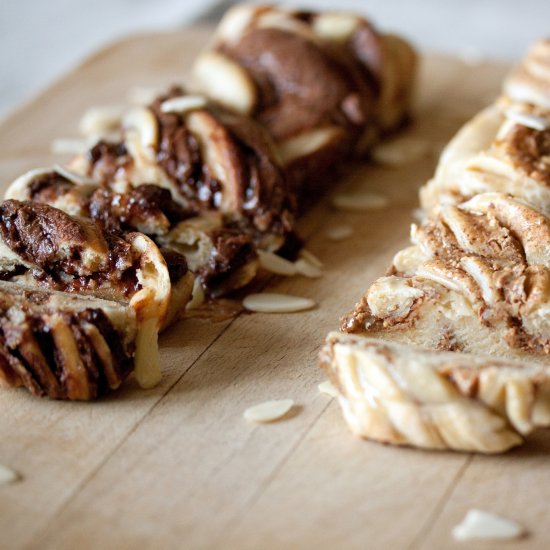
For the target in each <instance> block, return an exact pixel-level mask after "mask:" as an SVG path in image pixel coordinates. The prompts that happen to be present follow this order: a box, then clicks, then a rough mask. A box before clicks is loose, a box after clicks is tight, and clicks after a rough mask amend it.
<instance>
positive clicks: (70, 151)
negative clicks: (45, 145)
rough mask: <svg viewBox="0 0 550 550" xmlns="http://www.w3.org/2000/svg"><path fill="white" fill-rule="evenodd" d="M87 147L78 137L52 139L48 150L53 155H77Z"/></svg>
mask: <svg viewBox="0 0 550 550" xmlns="http://www.w3.org/2000/svg"><path fill="white" fill-rule="evenodd" d="M87 148H88V144H87V142H86V141H85V140H83V139H79V138H59V139H54V140H53V141H52V143H51V145H50V151H51V153H52V154H54V155H79V154H80V153H83V152H84V151H86V149H87Z"/></svg>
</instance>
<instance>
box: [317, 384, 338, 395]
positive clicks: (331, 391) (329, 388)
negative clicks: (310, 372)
mask: <svg viewBox="0 0 550 550" xmlns="http://www.w3.org/2000/svg"><path fill="white" fill-rule="evenodd" d="M317 388H318V389H319V391H320V392H321V393H324V394H325V395H330V396H331V397H338V390H337V389H336V387H335V386H334V384H333V383H332V382H331V381H330V380H325V381H324V382H321V383H320V384H319V385H318V386H317Z"/></svg>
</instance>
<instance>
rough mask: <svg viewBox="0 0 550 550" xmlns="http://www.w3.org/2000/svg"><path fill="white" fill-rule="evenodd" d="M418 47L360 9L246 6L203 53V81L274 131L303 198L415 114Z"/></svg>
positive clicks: (199, 70) (210, 91)
mask: <svg viewBox="0 0 550 550" xmlns="http://www.w3.org/2000/svg"><path fill="white" fill-rule="evenodd" d="M415 69H416V55H415V53H414V51H413V49H412V48H411V46H410V45H409V44H408V43H406V42H405V41H404V40H402V39H401V38H398V37H396V36H393V35H388V34H382V33H379V32H378V31H376V30H375V29H374V27H373V26H372V25H371V24H370V23H369V22H368V21H367V20H365V19H364V18H362V17H360V16H359V15H354V14H348V13H338V12H306V11H299V10H293V9H290V8H283V7H276V6H253V5H246V4H243V5H239V6H236V7H234V8H232V9H231V10H229V11H228V12H227V14H226V15H225V16H224V18H223V19H222V21H221V23H220V25H219V27H218V29H217V31H216V33H215V35H214V39H213V41H212V44H211V46H210V48H208V50H207V51H206V52H204V53H203V54H202V55H200V56H199V58H198V59H197V61H196V63H195V66H194V69H193V75H194V83H195V86H196V87H197V88H198V89H199V90H200V91H201V92H202V93H204V94H206V95H208V96H209V97H210V98H212V99H213V100H215V101H217V102H219V103H221V104H223V105H225V106H226V107H229V108H230V109H233V110H234V111H236V112H239V113H241V114H245V115H248V116H252V117H253V118H255V119H256V120H257V121H259V122H260V123H261V124H262V125H264V126H265V127H266V128H267V130H268V131H269V133H270V134H271V135H272V137H273V138H274V140H275V142H276V144H277V147H278V149H279V153H280V155H281V158H282V161H283V163H284V165H285V167H286V170H287V171H288V173H289V174H290V175H291V176H290V177H291V181H292V183H293V185H294V186H295V187H294V188H295V190H296V192H297V195H298V197H299V199H300V201H304V200H307V197H308V193H309V191H310V190H312V189H316V188H317V189H318V188H319V182H318V179H319V177H321V176H323V175H326V174H325V172H326V170H327V169H329V168H331V167H333V166H334V165H339V164H341V163H342V161H344V160H347V159H349V157H350V153H352V152H353V151H355V152H356V153H359V154H364V152H365V151H367V150H368V149H369V147H370V146H372V144H373V143H375V142H376V140H377V139H378V138H379V136H380V135H383V134H385V133H387V132H389V131H392V130H394V129H395V128H397V127H398V126H399V125H401V124H402V123H403V121H404V120H405V119H406V118H407V117H408V115H409V110H410V100H411V96H412V90H413V83H414V77H415Z"/></svg>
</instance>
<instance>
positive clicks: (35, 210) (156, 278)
mask: <svg viewBox="0 0 550 550" xmlns="http://www.w3.org/2000/svg"><path fill="white" fill-rule="evenodd" d="M0 273H1V277H0V278H1V280H3V281H7V282H10V283H13V284H16V285H22V286H24V287H26V288H35V289H39V290H44V291H46V290H48V291H50V290H51V291H57V292H58V293H63V294H67V295H78V296H90V297H93V298H97V299H99V300H109V301H112V302H115V303H118V304H125V305H126V307H127V308H129V309H130V310H131V311H132V314H133V315H134V316H135V326H136V333H135V341H134V343H133V345H134V346H135V358H134V361H135V375H136V378H137V380H138V382H139V383H140V385H142V386H143V387H151V386H153V385H155V384H156V383H157V382H158V381H159V379H160V365H159V357H158V346H157V335H158V331H159V330H160V328H161V326H162V325H163V323H164V322H165V319H166V318H167V317H168V316H169V315H170V314H171V313H170V308H171V296H172V285H171V281H170V273H169V270H168V267H167V265H166V261H165V260H164V258H163V256H162V254H161V253H160V250H159V249H158V248H157V246H156V245H155V244H154V243H153V241H151V239H149V238H148V237H146V236H145V235H143V234H141V233H137V232H133V233H127V234H124V235H120V234H116V233H114V232H108V231H103V230H102V229H101V228H100V226H99V225H98V224H96V223H94V222H93V221H91V220H89V219H86V218H78V217H74V216H69V215H68V214H66V213H65V212H63V211H61V210H59V209H56V208H53V207H51V206H48V205H45V204H40V203H36V202H31V201H25V202H21V201H15V200H7V201H5V202H4V203H2V204H1V205H0ZM187 286H189V285H188V284H187ZM133 357H134V356H133Z"/></svg>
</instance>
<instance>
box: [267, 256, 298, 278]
mask: <svg viewBox="0 0 550 550" xmlns="http://www.w3.org/2000/svg"><path fill="white" fill-rule="evenodd" d="M258 259H259V260H260V265H261V266H262V267H263V268H264V269H265V270H266V271H269V272H271V273H275V274H277V275H286V276H287V277H290V276H291V275H295V274H296V266H295V265H294V263H293V262H291V261H289V260H287V259H285V258H282V257H281V256H278V255H277V254H274V253H273V252H266V251H265V250H258Z"/></svg>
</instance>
